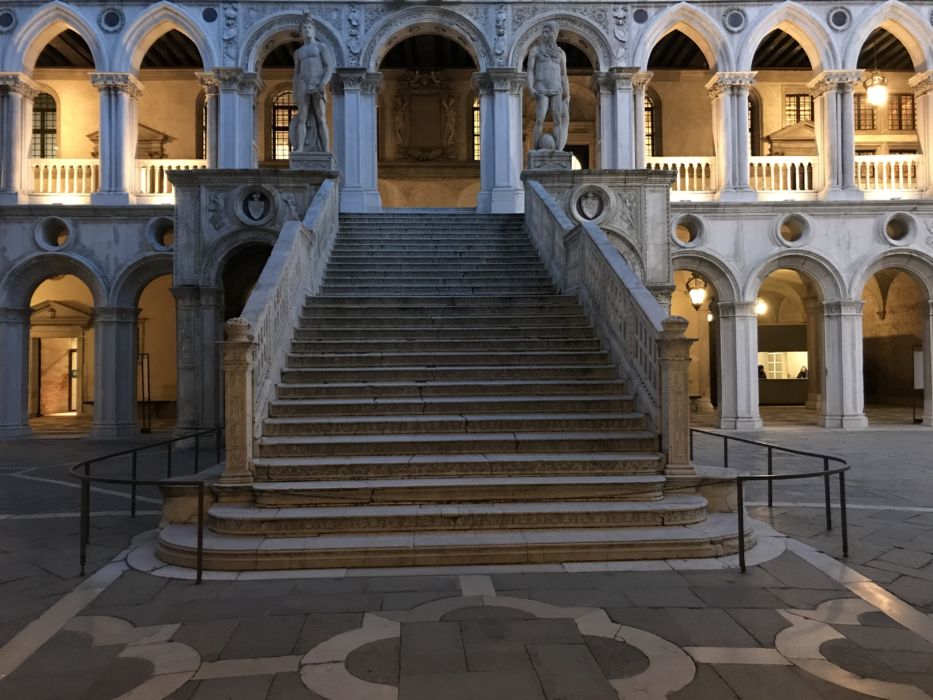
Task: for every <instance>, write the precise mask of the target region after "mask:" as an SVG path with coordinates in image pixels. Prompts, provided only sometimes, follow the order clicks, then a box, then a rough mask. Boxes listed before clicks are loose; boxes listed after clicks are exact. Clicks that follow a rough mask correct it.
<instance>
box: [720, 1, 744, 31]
mask: <svg viewBox="0 0 933 700" xmlns="http://www.w3.org/2000/svg"><path fill="white" fill-rule="evenodd" d="M722 26H723V27H725V28H726V31H728V32H732V33H733V34H738V33H739V32H741V31H742V30H743V29H745V27H747V26H748V15H746V14H745V10H743V9H742V8H741V7H729V8H727V9H726V10H724V11H723V13H722Z"/></svg>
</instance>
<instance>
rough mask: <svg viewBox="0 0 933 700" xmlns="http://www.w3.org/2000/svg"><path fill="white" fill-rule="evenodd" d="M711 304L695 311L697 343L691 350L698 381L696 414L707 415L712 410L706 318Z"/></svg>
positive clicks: (708, 328) (707, 323)
mask: <svg viewBox="0 0 933 700" xmlns="http://www.w3.org/2000/svg"><path fill="white" fill-rule="evenodd" d="M710 304H711V302H709V301H707V302H706V303H705V304H703V306H701V307H700V309H699V311H697V343H696V345H694V346H693V348H692V354H693V356H694V357H695V358H696V361H697V379H698V380H699V386H698V389H699V394H700V398H699V399H697V412H699V413H709V412H710V411H712V410H713V402H712V401H711V400H710V396H711V395H712V391H711V388H710V354H711V348H710V324H709V321H707V320H706V319H707V317H708V316H709V314H710V312H711V311H712V309H711V307H710Z"/></svg>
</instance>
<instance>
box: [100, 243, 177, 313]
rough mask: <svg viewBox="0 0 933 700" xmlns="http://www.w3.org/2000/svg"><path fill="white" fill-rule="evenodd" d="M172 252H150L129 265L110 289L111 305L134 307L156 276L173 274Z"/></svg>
mask: <svg viewBox="0 0 933 700" xmlns="http://www.w3.org/2000/svg"><path fill="white" fill-rule="evenodd" d="M172 257H173V256H172V253H168V252H166V253H150V254H148V255H144V256H143V257H141V258H137V259H136V260H134V261H133V262H131V263H130V264H129V265H127V266H126V267H125V268H124V269H123V271H122V272H121V273H120V275H119V276H118V277H117V279H116V281H114V283H113V288H112V289H111V290H110V297H109V304H110V305H111V306H122V307H133V306H136V305H137V304H138V303H139V295H140V294H142V291H143V289H145V288H146V285H147V284H149V283H150V282H152V280H154V279H155V278H156V277H162V276H163V275H171V274H172V266H173V263H172Z"/></svg>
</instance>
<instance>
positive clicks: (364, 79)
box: [330, 68, 382, 212]
mask: <svg viewBox="0 0 933 700" xmlns="http://www.w3.org/2000/svg"><path fill="white" fill-rule="evenodd" d="M330 89H331V91H332V92H333V95H334V126H335V130H334V155H335V157H336V159H337V167H338V168H340V171H341V178H340V211H342V212H368V211H380V210H381V209H382V200H381V198H380V196H379V186H378V182H379V181H378V177H379V175H378V166H379V159H378V150H377V149H378V137H377V134H376V100H377V96H378V95H379V91H380V90H381V89H382V74H381V73H370V72H368V71H367V70H366V69H365V68H341V69H339V70H337V71H336V72H335V73H334V78H333V80H332V81H331V83H330Z"/></svg>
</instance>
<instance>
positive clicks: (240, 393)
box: [220, 318, 256, 486]
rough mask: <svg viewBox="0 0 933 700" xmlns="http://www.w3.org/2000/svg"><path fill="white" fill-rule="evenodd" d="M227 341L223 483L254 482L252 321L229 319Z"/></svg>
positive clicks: (230, 484)
mask: <svg viewBox="0 0 933 700" xmlns="http://www.w3.org/2000/svg"><path fill="white" fill-rule="evenodd" d="M225 327H226V330H227V340H226V342H225V343H224V419H225V420H224V433H225V436H226V445H227V459H226V464H225V466H224V473H223V475H222V476H221V477H220V483H221V484H222V485H229V486H236V485H244V484H251V483H252V482H253V470H252V468H253V362H254V357H255V353H256V349H255V347H256V344H255V342H254V339H253V335H252V333H251V328H250V325H249V321H247V320H246V319H244V318H232V319H230V320H229V321H227V323H226V325H225Z"/></svg>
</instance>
